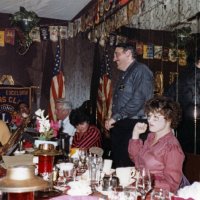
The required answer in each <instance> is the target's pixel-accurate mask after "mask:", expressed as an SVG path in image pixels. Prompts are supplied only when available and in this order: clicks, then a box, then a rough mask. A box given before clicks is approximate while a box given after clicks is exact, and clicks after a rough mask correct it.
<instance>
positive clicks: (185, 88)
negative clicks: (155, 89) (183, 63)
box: [165, 65, 200, 119]
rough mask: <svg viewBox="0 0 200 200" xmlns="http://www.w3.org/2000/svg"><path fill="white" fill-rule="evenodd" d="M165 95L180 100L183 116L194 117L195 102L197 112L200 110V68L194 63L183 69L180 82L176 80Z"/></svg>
mask: <svg viewBox="0 0 200 200" xmlns="http://www.w3.org/2000/svg"><path fill="white" fill-rule="evenodd" d="M177 87H178V91H177V89H176V88H177ZM165 96H169V97H172V98H173V99H174V100H178V102H179V103H180V105H181V108H182V110H183V117H184V118H187V119H192V118H193V117H194V106H195V104H196V105H197V111H198V112H197V114H198V113H199V111H200V69H199V68H197V67H196V66H194V65H192V66H190V67H188V68H186V69H185V70H184V71H182V72H181V73H180V75H179V78H178V82H174V83H173V84H172V85H171V86H170V87H169V89H168V90H167V91H166V92H165Z"/></svg>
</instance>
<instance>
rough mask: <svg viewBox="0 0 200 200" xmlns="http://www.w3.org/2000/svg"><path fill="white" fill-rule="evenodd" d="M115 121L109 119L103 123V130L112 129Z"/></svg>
mask: <svg viewBox="0 0 200 200" xmlns="http://www.w3.org/2000/svg"><path fill="white" fill-rule="evenodd" d="M115 122H116V121H115V120H114V119H113V118H110V119H107V120H106V121H105V128H106V129H107V130H110V129H111V128H112V127H113V124H114V123H115Z"/></svg>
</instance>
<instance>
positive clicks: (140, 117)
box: [131, 116, 147, 119]
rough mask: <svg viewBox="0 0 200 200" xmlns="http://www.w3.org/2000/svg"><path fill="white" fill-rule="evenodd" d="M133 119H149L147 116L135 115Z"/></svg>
mask: <svg viewBox="0 0 200 200" xmlns="http://www.w3.org/2000/svg"><path fill="white" fill-rule="evenodd" d="M131 119H147V117H146V116H133V117H131Z"/></svg>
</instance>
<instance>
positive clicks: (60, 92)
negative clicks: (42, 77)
mask: <svg viewBox="0 0 200 200" xmlns="http://www.w3.org/2000/svg"><path fill="white" fill-rule="evenodd" d="M64 97H65V79H64V76H63V73H62V71H61V55H60V45H57V47H56V56H55V64H54V67H53V77H52V80H51V87H50V108H49V117H50V119H53V120H54V121H56V116H55V100H56V99H58V98H64Z"/></svg>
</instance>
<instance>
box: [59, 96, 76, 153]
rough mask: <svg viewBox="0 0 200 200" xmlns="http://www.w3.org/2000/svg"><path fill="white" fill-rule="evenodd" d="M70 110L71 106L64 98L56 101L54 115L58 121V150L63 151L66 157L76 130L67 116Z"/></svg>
mask: <svg viewBox="0 0 200 200" xmlns="http://www.w3.org/2000/svg"><path fill="white" fill-rule="evenodd" d="M71 110H72V104H71V103H70V102H69V101H67V100H66V99H64V98H60V99H57V100H56V104H55V114H56V117H57V119H58V120H60V125H61V126H60V127H61V129H60V132H59V138H60V148H61V149H62V150H64V152H65V154H66V156H68V154H69V147H70V144H71V142H72V137H73V136H74V134H75V131H76V129H75V128H74V126H72V125H71V124H70V121H69V114H70V112H71Z"/></svg>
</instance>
